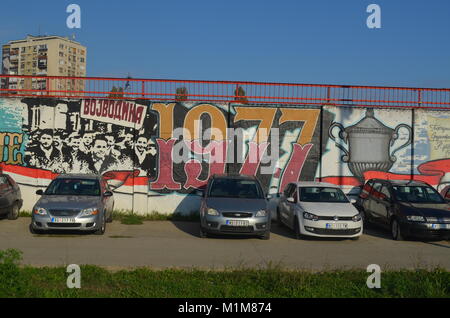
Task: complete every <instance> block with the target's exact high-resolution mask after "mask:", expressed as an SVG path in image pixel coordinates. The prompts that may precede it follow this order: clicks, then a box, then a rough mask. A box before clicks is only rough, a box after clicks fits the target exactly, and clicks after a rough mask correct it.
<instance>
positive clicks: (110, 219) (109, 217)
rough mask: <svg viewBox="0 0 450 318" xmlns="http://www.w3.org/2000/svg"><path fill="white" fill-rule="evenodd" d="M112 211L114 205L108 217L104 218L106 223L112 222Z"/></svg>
mask: <svg viewBox="0 0 450 318" xmlns="http://www.w3.org/2000/svg"><path fill="white" fill-rule="evenodd" d="M113 211H114V206H113V209H112V210H111V213H110V214H109V216H108V218H107V219H106V222H107V223H112V221H113Z"/></svg>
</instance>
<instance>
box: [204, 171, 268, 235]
mask: <svg viewBox="0 0 450 318" xmlns="http://www.w3.org/2000/svg"><path fill="white" fill-rule="evenodd" d="M202 194H203V197H202V201H201V207H200V237H206V236H207V235H208V234H237V235H254V236H259V237H260V238H262V239H265V240H268V239H269V238H270V221H271V220H270V212H269V211H268V208H267V199H266V197H265V195H264V191H263V189H262V187H261V184H260V183H259V181H258V180H257V179H256V178H255V177H251V176H233V175H214V176H212V177H211V178H210V179H209V180H208V184H207V186H206V188H205V190H204V191H203V193H202Z"/></svg>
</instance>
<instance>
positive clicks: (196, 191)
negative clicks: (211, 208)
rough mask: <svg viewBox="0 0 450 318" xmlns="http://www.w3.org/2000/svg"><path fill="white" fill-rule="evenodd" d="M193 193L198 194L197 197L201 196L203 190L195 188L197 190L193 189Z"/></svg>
mask: <svg viewBox="0 0 450 318" xmlns="http://www.w3.org/2000/svg"><path fill="white" fill-rule="evenodd" d="M194 194H195V195H198V196H199V197H202V196H203V195H204V194H205V192H204V191H202V190H199V189H197V190H195V191H194Z"/></svg>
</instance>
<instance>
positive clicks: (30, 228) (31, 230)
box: [28, 224, 42, 234]
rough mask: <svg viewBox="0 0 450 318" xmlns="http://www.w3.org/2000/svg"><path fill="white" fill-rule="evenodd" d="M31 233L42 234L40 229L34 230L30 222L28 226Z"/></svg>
mask: <svg viewBox="0 0 450 318" xmlns="http://www.w3.org/2000/svg"><path fill="white" fill-rule="evenodd" d="M28 228H29V230H30V233H31V234H42V231H39V230H36V229H35V228H34V227H33V225H32V224H30V226H29V227H28Z"/></svg>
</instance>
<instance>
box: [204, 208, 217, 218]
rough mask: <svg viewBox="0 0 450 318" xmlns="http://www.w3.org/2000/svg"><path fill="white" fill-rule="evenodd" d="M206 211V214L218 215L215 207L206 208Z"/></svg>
mask: <svg viewBox="0 0 450 318" xmlns="http://www.w3.org/2000/svg"><path fill="white" fill-rule="evenodd" d="M206 213H207V214H208V215H214V216H218V215H219V212H217V210H216V209H211V208H210V209H208V210H206Z"/></svg>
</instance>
